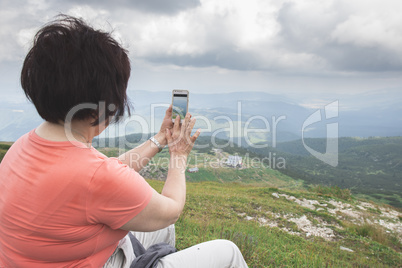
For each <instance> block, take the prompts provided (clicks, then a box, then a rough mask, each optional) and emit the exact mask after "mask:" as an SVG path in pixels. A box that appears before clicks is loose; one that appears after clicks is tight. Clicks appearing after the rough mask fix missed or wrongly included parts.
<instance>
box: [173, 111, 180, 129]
mask: <svg viewBox="0 0 402 268" xmlns="http://www.w3.org/2000/svg"><path fill="white" fill-rule="evenodd" d="M180 120H181V119H180V115H178V116H176V119H175V120H174V125H173V133H176V132H180Z"/></svg>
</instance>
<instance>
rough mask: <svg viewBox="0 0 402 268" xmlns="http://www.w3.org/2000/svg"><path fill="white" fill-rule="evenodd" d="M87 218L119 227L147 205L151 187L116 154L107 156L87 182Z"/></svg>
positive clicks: (113, 227)
mask: <svg viewBox="0 0 402 268" xmlns="http://www.w3.org/2000/svg"><path fill="white" fill-rule="evenodd" d="M88 191H89V194H88V197H87V198H88V199H87V206H86V209H87V220H88V222H89V223H90V224H98V223H102V224H105V225H108V226H109V227H110V228H112V229H119V228H120V227H121V226H123V225H124V224H126V223H127V222H128V221H129V220H130V219H132V218H133V217H134V216H136V215H137V214H138V213H140V212H141V210H142V209H144V208H145V207H146V205H147V204H148V202H149V200H150V199H151V197H152V193H153V190H152V187H151V186H150V185H149V184H148V183H147V182H146V181H145V180H144V178H143V177H142V176H141V175H140V174H139V173H138V172H136V171H135V170H133V169H131V168H129V167H128V166H127V165H124V164H122V163H121V162H120V161H119V160H118V159H116V158H107V159H105V161H104V163H102V165H101V166H100V167H99V168H98V170H97V171H96V172H95V174H94V177H93V178H92V180H91V183H90V185H89V189H88Z"/></svg>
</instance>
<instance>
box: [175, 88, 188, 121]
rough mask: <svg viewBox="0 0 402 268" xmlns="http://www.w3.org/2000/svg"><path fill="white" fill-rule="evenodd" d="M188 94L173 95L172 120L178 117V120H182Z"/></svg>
mask: <svg viewBox="0 0 402 268" xmlns="http://www.w3.org/2000/svg"><path fill="white" fill-rule="evenodd" d="M187 97H188V94H186V93H173V113H172V119H173V120H174V119H176V117H177V115H180V119H184V117H185V116H186V114H187V106H188V98H187Z"/></svg>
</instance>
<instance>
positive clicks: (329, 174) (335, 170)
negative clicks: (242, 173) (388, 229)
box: [249, 137, 402, 207]
mask: <svg viewBox="0 0 402 268" xmlns="http://www.w3.org/2000/svg"><path fill="white" fill-rule="evenodd" d="M306 144H307V145H308V146H310V147H311V148H313V149H315V150H316V151H319V152H322V153H324V152H325V144H326V140H325V139H307V140H306ZM249 150H252V151H253V152H255V153H257V154H260V155H268V154H269V153H270V152H271V153H272V152H275V153H276V154H277V156H282V157H284V158H285V159H286V160H287V162H286V163H287V165H286V169H283V170H281V172H283V173H284V174H287V175H289V176H290V177H292V178H296V179H302V180H304V181H305V182H306V184H324V185H336V186H339V187H341V188H349V189H351V190H352V192H353V193H355V194H364V195H366V196H368V197H370V198H374V199H377V200H379V201H381V202H385V203H388V204H390V205H393V206H396V207H402V137H387V138H367V139H359V138H340V139H339V164H338V166H337V167H331V166H329V165H327V164H325V163H323V162H321V161H320V160H318V159H316V158H314V157H312V156H311V155H310V154H309V153H308V152H307V151H306V149H305V148H304V147H303V144H302V142H301V140H298V141H292V142H286V143H280V144H278V146H277V147H276V148H268V149H255V150H253V149H252V148H249Z"/></svg>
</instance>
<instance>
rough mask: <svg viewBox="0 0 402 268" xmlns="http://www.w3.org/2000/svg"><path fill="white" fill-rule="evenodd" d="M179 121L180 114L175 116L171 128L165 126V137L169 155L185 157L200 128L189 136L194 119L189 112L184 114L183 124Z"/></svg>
mask: <svg viewBox="0 0 402 268" xmlns="http://www.w3.org/2000/svg"><path fill="white" fill-rule="evenodd" d="M170 108H171V107H170ZM180 121H181V120H180V116H177V117H176V119H175V122H174V125H173V128H172V129H168V128H166V130H165V131H166V138H167V142H168V146H169V152H170V155H171V156H185V157H187V156H188V155H189V154H190V152H191V149H192V148H193V146H194V142H195V140H196V139H197V138H198V136H199V135H200V130H199V129H198V130H197V131H196V132H195V133H194V135H193V136H191V131H192V130H193V127H194V124H195V121H196V120H195V119H194V118H193V119H192V118H191V114H189V113H187V114H186V117H185V118H184V122H183V124H181V123H180Z"/></svg>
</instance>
